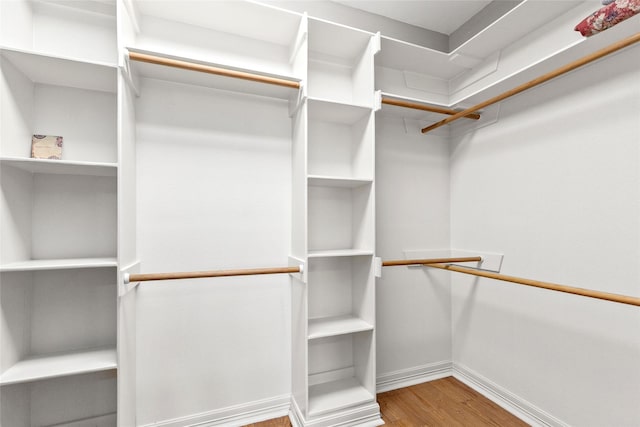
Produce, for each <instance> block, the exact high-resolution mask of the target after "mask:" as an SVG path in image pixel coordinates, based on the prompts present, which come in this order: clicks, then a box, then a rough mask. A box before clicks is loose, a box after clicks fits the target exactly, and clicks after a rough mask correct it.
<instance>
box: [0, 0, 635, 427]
mask: <svg viewBox="0 0 640 427" xmlns="http://www.w3.org/2000/svg"><path fill="white" fill-rule="evenodd" d="M542 3H547V4H545V5H544V6H542ZM551 3H553V4H551ZM0 8H1V10H0V12H1V13H0V19H2V25H0V40H1V42H0V43H1V44H0V61H1V64H0V65H1V69H2V80H1V81H0V103H1V105H0V114H1V117H0V119H1V122H2V127H1V129H0V132H1V135H0V136H1V138H0V139H1V141H0V175H1V176H0V187H1V191H2V199H1V204H0V231H1V233H2V241H1V247H0V252H1V254H2V258H1V259H0V306H1V307H0V308H1V311H2V312H1V316H0V322H1V324H0V326H1V327H2V330H3V335H2V337H1V340H2V341H1V342H0V344H1V346H0V347H1V349H0V352H1V354H0V356H1V357H0V361H1V362H0V386H1V387H2V390H1V393H2V403H1V408H0V412H2V413H3V414H4V415H2V419H1V420H0V423H1V424H3V425H5V424H6V425H7V427H27V426H32V425H65V426H76V427H80V426H82V427H86V426H87V425H95V426H99V427H103V426H105V427H106V426H110V425H114V424H116V422H117V423H118V424H119V425H121V426H127V427H129V426H133V425H136V424H137V423H138V421H139V418H137V417H138V415H139V414H137V413H136V412H137V411H139V406H142V405H141V404H140V399H139V393H138V389H137V388H138V387H139V383H138V380H139V379H140V375H139V374H140V372H138V371H136V369H137V366H138V362H137V361H136V357H137V353H136V351H137V349H138V348H139V347H138V345H139V341H138V340H139V339H140V336H136V334H137V329H136V328H137V327H138V326H139V325H138V323H137V321H138V320H137V319H138V317H137V315H138V313H137V311H136V310H137V309H138V307H139V306H138V305H137V304H138V300H136V298H137V296H136V294H137V293H136V292H132V289H135V285H132V286H129V287H126V286H120V289H118V286H117V283H118V282H120V283H122V280H121V276H122V273H123V272H138V271H139V270H141V263H142V262H147V263H148V264H151V265H158V264H160V265H163V266H164V264H163V261H164V258H163V256H164V255H165V254H164V253H161V252H162V251H160V250H158V249H157V248H153V242H152V243H151V244H150V243H149V241H147V240H145V239H151V238H150V237H149V235H144V227H143V226H141V225H140V224H144V225H145V226H146V223H145V221H147V220H149V221H151V220H157V219H158V218H159V217H162V213H165V212H164V211H162V212H161V210H159V209H156V210H155V211H154V210H153V209H149V210H145V209H146V208H147V207H148V206H146V205H145V204H144V202H141V201H140V200H141V199H144V197H147V199H146V200H149V199H150V198H153V197H150V196H149V194H148V193H147V194H137V191H138V190H139V188H144V189H146V190H147V191H149V188H152V189H153V191H158V193H157V194H153V195H152V196H156V199H157V200H161V199H162V196H163V194H162V189H163V188H168V187H169V186H172V185H174V182H171V179H170V178H167V175H168V174H167V170H169V169H170V168H171V171H172V173H175V175H176V176H177V177H179V178H180V179H183V180H184V181H181V182H179V183H178V184H176V185H177V186H178V189H177V190H176V189H175V188H174V187H172V191H173V192H174V193H173V194H178V193H180V194H179V196H180V197H183V196H184V200H182V199H181V200H178V201H177V202H181V203H174V204H175V205H176V206H180V207H183V206H184V208H183V210H182V211H180V210H178V211H176V212H177V214H178V215H179V216H173V217H170V216H167V217H162V218H160V219H159V220H165V221H166V223H165V224H164V225H166V224H175V223H176V221H175V218H176V217H179V218H184V222H189V219H195V220H194V221H193V222H194V223H197V222H198V220H201V218H202V217H204V215H203V214H202V212H201V211H200V210H199V209H200V208H202V207H207V208H211V207H212V206H214V202H213V201H212V200H211V199H213V198H215V197H218V196H219V195H220V194H218V193H216V194H215V195H214V196H213V197H203V193H206V194H207V196H208V195H209V191H211V188H210V187H206V188H204V187H203V190H202V191H200V192H198V191H195V190H194V191H193V192H192V193H190V192H189V191H184V192H182V193H181V190H182V189H189V190H191V189H192V188H194V187H195V186H196V181H198V178H202V180H201V182H207V183H211V182H216V183H217V182H222V181H224V180H225V179H228V176H230V175H232V174H233V173H234V170H235V169H238V166H239V165H241V166H243V167H244V166H247V165H250V166H247V170H248V172H247V174H246V176H243V177H242V178H245V184H246V183H247V182H251V184H255V183H256V182H258V181H261V180H265V181H266V180H268V179H269V178H270V177H268V175H269V173H268V172H269V170H267V169H265V170H266V171H267V172H266V173H265V170H263V169H261V170H260V171H259V172H256V171H254V170H250V169H252V168H253V169H258V168H259V166H260V165H261V164H264V163H266V162H265V160H264V159H265V158H267V157H264V158H262V157H261V158H259V159H258V161H256V157H255V156H257V154H256V153H257V152H258V151H259V150H265V147H267V146H269V144H273V145H271V146H269V147H270V148H269V149H266V150H265V151H264V152H263V153H266V154H265V156H268V158H269V161H271V160H272V159H274V158H277V159H282V157H283V156H287V155H289V151H288V147H287V149H283V148H282V147H283V146H279V145H277V144H276V143H274V140H278V141H285V143H286V141H287V138H288V137H289V133H288V132H280V131H281V130H282V129H281V128H279V126H280V127H283V128H286V127H287V126H288V122H287V120H288V118H287V117H286V114H285V113H288V114H289V117H290V123H291V128H292V134H291V135H290V137H291V140H292V150H291V158H292V165H291V166H292V168H291V181H292V188H291V193H292V199H291V202H292V203H291V205H292V209H291V212H292V214H291V245H290V254H289V255H290V256H291V262H292V265H298V264H300V263H302V264H304V265H305V273H304V274H301V275H296V276H295V277H293V278H292V292H291V299H292V321H291V331H292V359H291V361H292V363H291V364H292V396H293V397H292V401H293V404H292V415H291V416H292V419H293V420H294V422H295V423H296V425H298V426H313V427H328V426H330V425H335V424H338V423H339V424H343V425H349V423H353V422H354V420H355V419H357V420H359V421H358V422H360V423H361V424H364V425H367V426H373V425H379V424H381V423H382V421H381V419H380V415H379V408H378V405H377V404H376V402H375V395H376V386H375V382H376V381H375V380H376V378H375V377H376V357H375V348H376V333H377V332H376V316H375V277H374V270H375V269H374V255H375V243H376V235H375V229H376V227H375V225H376V224H375V192H376V181H375V178H376V177H375V134H376V123H375V120H376V117H375V116H376V112H375V109H376V108H377V106H376V102H375V96H374V94H375V92H374V90H375V89H377V90H380V91H381V92H382V93H383V94H386V95H389V96H392V97H396V98H400V99H404V100H407V101H414V102H422V103H428V104H434V105H439V106H445V107H454V106H458V105H459V104H463V103H464V104H467V103H473V101H474V100H476V99H477V98H478V97H483V98H487V97H489V96H490V95H493V94H495V93H496V92H497V91H502V90H504V89H507V88H509V87H512V86H514V85H515V84H518V83H521V82H522V81H523V80H524V81H526V80H529V79H530V78H533V77H535V75H536V74H538V73H540V72H541V71H547V70H548V69H549V68H550V67H553V66H559V65H562V63H564V62H567V61H566V60H571V59H575V57H576V56H581V55H582V54H584V53H587V52H588V51H593V50H595V49H596V48H598V47H601V46H602V45H604V44H608V43H610V42H612V41H614V40H615V39H619V38H621V37H623V36H625V35H627V34H629V33H631V32H633V31H636V30H635V27H634V25H635V26H637V23H638V19H640V18H638V17H635V18H631V19H629V20H628V21H627V22H624V23H621V24H620V25H618V26H616V27H615V28H612V29H610V30H608V31H607V32H606V33H604V34H602V35H599V36H598V37H593V38H590V39H587V40H584V39H583V38H581V37H580V36H578V35H577V34H576V33H575V32H573V31H572V29H571V28H570V27H571V26H572V25H571V24H575V22H577V18H580V19H581V18H582V17H584V16H585V15H586V14H587V13H588V12H590V11H592V9H593V5H592V4H589V2H581V1H566V2H536V1H534V0H524V1H522V2H520V3H519V4H518V5H517V6H516V7H514V8H512V9H511V10H510V11H509V12H508V13H506V14H505V15H504V16H503V17H502V18H500V19H499V20H497V21H496V22H495V23H494V24H493V25H490V26H489V27H488V28H487V29H486V30H484V31H482V32H480V33H478V34H477V35H476V36H474V37H473V38H471V39H470V40H469V41H467V42H465V43H464V44H462V45H461V46H460V47H458V48H457V49H456V50H455V51H454V52H451V53H443V52H439V51H435V50H432V49H428V48H424V47H421V46H417V45H415V44H411V43H407V42H404V41H402V40H396V39H393V38H389V37H385V36H382V35H379V34H373V33H369V32H366V31H362V30H359V29H356V28H351V27H347V26H344V25H339V24H335V23H332V22H328V21H325V20H322V19H317V18H313V17H308V16H307V15H306V14H297V13H292V12H287V11H285V10H282V9H278V8H275V7H271V6H268V5H264V4H260V3H258V2H254V1H230V2H217V1H194V2H189V4H188V7H186V6H185V2H179V1H144V0H116V1H115V2H112V1H47V0H15V1H0ZM378 51H380V52H379V53H378ZM129 52H137V53H146V54H151V55H155V56H158V57H161V58H168V59H178V60H183V61H187V62H191V63H195V64H202V65H208V66H215V67H220V68H224V69H227V70H233V71H246V72H250V73H253V74H256V75H259V76H267V77H277V78H280V79H284V80H289V81H294V82H300V84H301V85H302V87H301V90H296V89H291V88H282V87H277V86H269V85H264V84H262V83H256V82H251V81H247V80H236V79H232V78H229V77H223V76H218V75H212V74H204V73H198V72H194V71H187V70H183V69H177V68H171V67H166V66H162V65H154V64H148V63H141V62H136V61H132V60H129V57H128V53H129ZM374 58H375V61H374ZM167 99H169V100H170V101H171V102H165V101H166V100H167ZM191 101H194V102H191ZM227 104H228V105H227ZM158 105H162V107H158ZM175 105H180V106H181V107H182V109H180V110H178V108H176V109H175V110H171V108H173V107H174V106H175ZM247 110H251V112H250V113H249V112H247ZM383 112H384V113H385V114H386V113H388V114H390V115H393V116H396V117H400V118H401V119H402V126H399V127H398V129H401V128H402V127H404V129H405V131H407V132H409V131H415V133H416V135H417V134H418V129H419V127H420V125H421V124H422V122H424V121H427V122H428V121H430V120H431V119H432V118H433V119H434V121H435V120H438V119H440V118H441V116H440V115H436V114H431V113H425V112H420V111H413V110H408V109H403V108H400V107H394V106H385V107H384V109H383ZM482 120H483V119H481V120H480V121H479V122H474V123H481V122H482ZM169 122H170V123H169ZM275 122H277V124H276V125H274V124H273V123H275ZM283 122H284V124H283ZM411 122H413V123H411ZM424 124H427V123H424ZM227 125H228V127H227ZM172 126H173V127H172ZM456 126H461V125H456ZM275 128H278V129H275ZM274 129H275V131H274ZM285 130H288V129H285ZM269 131H273V134H272V136H273V135H275V137H274V138H273V139H272V140H269V139H268V138H264V134H265V132H266V133H268V132H269ZM172 132H175V133H172ZM278 132H280V133H278ZM33 134H49V135H62V136H63V137H64V148H63V159H62V160H59V161H57V160H47V159H32V158H30V142H31V136H32V135H33ZM283 135H285V136H283ZM234 138H238V139H237V140H236V139H234ZM213 140H215V143H212V141H213ZM176 141H179V142H178V143H176ZM247 143H250V144H247ZM251 144H253V145H251ZM214 145H215V146H216V147H215V148H213V149H212V146H214ZM285 145H286V144H285ZM189 150H192V151H189ZM208 150H212V151H208ZM216 150H217V151H216ZM269 150H271V151H269ZM278 150H279V151H278ZM274 153H276V154H275V155H274ZM221 155H222V156H227V155H229V156H230V157H229V158H230V159H231V161H229V162H228V163H227V164H223V162H220V163H218V167H219V168H220V169H219V170H215V168H213V167H211V165H210V163H211V159H212V158H215V159H216V160H219V159H220V157H221ZM178 156H184V157H180V159H178V160H176V159H177V158H178ZM179 160H186V161H184V162H182V163H181V162H180V161H179ZM252 161H253V162H255V163H251V162H252ZM225 167H228V169H225ZM214 170H215V171H214ZM280 170H286V167H284V168H280ZM149 172H151V173H149ZM201 173H202V174H201ZM215 173H220V174H219V175H215ZM212 177H213V178H218V179H217V180H215V179H211V178H212ZM174 178H175V177H174ZM285 179H289V178H288V177H284V178H283V180H285ZM145 180H146V181H145ZM152 180H158V181H162V183H164V187H163V186H162V185H156V182H151V184H149V182H150V181H152ZM180 186H182V187H180ZM183 187H184V188H183ZM239 188H240V189H241V191H238V192H237V194H241V195H243V198H244V200H243V201H242V202H246V200H251V198H252V197H254V196H256V195H258V194H259V191H258V190H254V189H253V188H252V189H251V190H250V191H249V193H250V194H248V195H247V193H246V191H245V192H243V191H242V190H243V189H244V190H246V188H248V186H245V187H242V186H240V187H239ZM378 190H380V187H379V186H378ZM252 191H253V192H252ZM196 193H197V194H196ZM221 193H225V191H221ZM229 193H231V191H229ZM263 193H268V191H264V192H263ZM223 195H225V196H228V194H226V193H225V194H223ZM143 196H144V197H143ZM234 197H235V198H233V197H230V199H229V200H230V202H229V203H227V204H228V205H234V206H236V203H239V202H240V198H239V197H238V196H237V195H236V196H234ZM162 200H164V199H162ZM261 200H264V205H265V206H269V207H271V206H272V205H269V203H274V204H276V203H278V204H279V206H280V207H282V203H281V202H282V201H281V200H278V201H277V202H273V201H267V200H266V199H261ZM172 202H176V200H173V201H172ZM224 204H225V202H222V203H221V204H220V205H224ZM154 206H155V205H154ZM194 206H196V207H197V209H194ZM155 207H157V206H155ZM248 210H250V209H244V211H248ZM212 212H214V214H213V215H214V216H215V215H217V214H218V212H217V211H215V209H212ZM189 215H192V216H189ZM198 215H199V216H200V217H198ZM285 216H286V215H280V218H282V217H285ZM210 218H211V216H209V217H207V219H206V220H202V221H203V222H207V224H206V225H209V224H208V223H210V222H211V221H210V220H209V219H210ZM253 218H255V217H253ZM283 221H284V220H283ZM236 222H239V221H236ZM189 225H190V224H187V226H185V227H187V228H188V226H189ZM198 225H200V226H201V225H205V224H202V223H200V224H196V226H195V227H194V229H195V230H196V231H194V230H193V229H190V230H188V231H191V232H193V234H192V235H197V236H201V235H203V231H202V230H201V229H198V228H197V227H198ZM181 226H182V225H181ZM242 226H244V224H242ZM168 228H171V227H168ZM264 228H268V227H264ZM169 231H172V230H169ZM173 231H175V230H173ZM179 231H180V232H181V231H182V230H179ZM209 231H210V230H209ZM204 233H206V231H205V232H204ZM177 234H179V233H177ZM222 234H224V233H222ZM273 234H276V233H273ZM280 234H281V235H284V234H285V233H280ZM209 235H211V233H210V234H209ZM209 235H208V236H209ZM141 236H142V237H141ZM180 239H185V240H180ZM187 240H188V244H183V243H184V242H185V241H187ZM193 240H197V239H189V237H188V236H187V237H182V236H181V237H174V239H173V241H172V243H178V244H175V245H173V244H172V245H167V246H172V247H174V248H179V251H180V252H181V253H180V254H178V256H176V257H175V259H176V269H187V268H190V267H191V266H192V265H194V264H196V263H197V262H198V256H202V257H207V258H208V259H210V254H209V250H210V249H212V248H213V249H215V250H217V249H218V248H217V247H216V246H215V244H212V243H210V240H213V239H204V240H209V242H207V244H211V245H212V246H209V247H205V244H204V243H201V242H199V241H197V242H194V241H193ZM230 240H233V241H234V242H235V241H236V240H235V239H230ZM238 242H241V243H242V244H244V243H245V241H243V240H242V239H238ZM163 243H164V242H163ZM145 245H146V246H145ZM198 245H202V246H198ZM148 246H152V249H151V250H148ZM255 246H256V247H258V246H259V245H255ZM266 246H267V245H265V247H266ZM145 248H147V250H148V252H146V253H144V250H145ZM204 249H207V250H204ZM234 249H236V250H238V248H234ZM252 249H254V248H253V247H252ZM256 250H257V249H256ZM263 250H264V248H263ZM189 251H191V252H189ZM240 251H242V253H243V258H242V259H243V260H244V256H245V253H244V251H245V248H241V249H240ZM182 252H184V253H182ZM143 253H144V254H145V255H146V256H147V258H146V259H140V258H142V257H141V254H143ZM194 253H195V254H196V256H192V255H193V254H194ZM149 254H151V255H149ZM202 254H205V255H202ZM225 256H226V254H225ZM283 256H284V255H283ZM231 261H232V262H234V263H236V262H237V263H240V261H239V260H238V259H231ZM190 263H193V264H190ZM207 265H208V264H207ZM198 268H202V265H199V266H194V269H198ZM144 320H145V322H147V323H146V325H147V327H148V325H149V324H153V322H152V321H150V320H148V319H144ZM141 323H142V322H141ZM5 331H7V333H4V332H5ZM146 332H147V333H148V332H149V329H147V330H146ZM140 335H144V334H140ZM194 335H197V334H196V333H195V332H194ZM145 362H146V361H145ZM139 365H143V364H142V363H140V364H139ZM159 365H161V364H160V363H159ZM145 368H146V366H145ZM151 369H152V368H151ZM194 369H195V368H194ZM141 370H142V369H141ZM145 372H147V373H148V372H149V371H148V370H147V371H145ZM147 386H148V384H147ZM148 387H149V386H148ZM145 391H146V390H145ZM144 398H145V399H149V397H148V396H144ZM137 399H138V400H137ZM69 402H72V403H69ZM8 408H11V410H10V411H8ZM116 408H118V409H117V411H118V414H117V417H116ZM145 409H149V406H147V407H146V408H145ZM205 409H207V410H208V409H209V408H205ZM213 409H216V410H217V409H219V408H213ZM139 412H145V411H139ZM149 412H153V411H147V413H146V415H148V413H149ZM6 414H10V415H6ZM182 415H183V414H178V416H182ZM187 415H189V414H187ZM116 418H117V420H116Z"/></svg>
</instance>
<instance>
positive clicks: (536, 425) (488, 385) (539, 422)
mask: <svg viewBox="0 0 640 427" xmlns="http://www.w3.org/2000/svg"><path fill="white" fill-rule="evenodd" d="M453 376H454V378H456V379H457V380H458V381H460V382H462V383H464V384H466V385H468V386H469V387H471V388H472V389H474V390H475V391H477V392H478V393H480V394H482V395H483V396H485V397H486V398H487V399H489V400H491V401H492V402H494V403H496V404H498V405H499V406H501V407H502V408H504V409H505V410H507V411H508V412H510V413H512V414H513V415H515V416H516V417H518V418H520V419H521V420H523V421H524V422H526V423H528V424H530V425H531V426H533V427H569V424H566V423H564V422H562V421H561V420H559V419H558V418H556V417H554V416H553V415H551V414H549V413H547V412H545V411H543V410H542V409H540V408H538V407H537V406H535V405H533V404H532V403H530V402H528V401H526V400H525V399H523V398H522V397H520V396H517V395H515V394H514V393H512V392H510V391H509V390H507V389H505V388H504V387H502V386H500V385H498V384H496V383H494V382H493V381H491V380H489V379H487V378H485V377H483V376H482V375H480V374H478V373H476V372H474V371H472V370H471V369H469V368H468V367H466V366H464V365H461V364H459V363H454V364H453Z"/></svg>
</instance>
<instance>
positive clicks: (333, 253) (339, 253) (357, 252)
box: [308, 249, 373, 258]
mask: <svg viewBox="0 0 640 427" xmlns="http://www.w3.org/2000/svg"><path fill="white" fill-rule="evenodd" d="M363 255H373V251H370V250H366V249H335V250H327V251H309V253H308V257H309V258H333V257H355V256H363Z"/></svg>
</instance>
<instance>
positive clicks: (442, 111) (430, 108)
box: [381, 95, 480, 120]
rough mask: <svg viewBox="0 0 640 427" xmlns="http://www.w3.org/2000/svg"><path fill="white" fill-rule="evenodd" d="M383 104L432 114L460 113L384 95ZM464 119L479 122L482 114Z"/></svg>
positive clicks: (468, 115)
mask: <svg viewBox="0 0 640 427" xmlns="http://www.w3.org/2000/svg"><path fill="white" fill-rule="evenodd" d="M381 102H382V103H383V104H387V105H395V106H396V107H403V108H411V109H414V110H421V111H429V112H430V113H438V114H448V115H450V116H453V115H454V114H458V111H456V110H450V109H448V108H442V107H433V106H431V105H425V104H418V103H417V102H410V101H404V100H402V99H395V98H390V97H388V96H384V95H382V99H381ZM464 117H466V118H467V119H471V120H479V119H480V114H478V113H470V114H467V115H465V116H464Z"/></svg>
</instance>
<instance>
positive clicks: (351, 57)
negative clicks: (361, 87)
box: [309, 17, 374, 62]
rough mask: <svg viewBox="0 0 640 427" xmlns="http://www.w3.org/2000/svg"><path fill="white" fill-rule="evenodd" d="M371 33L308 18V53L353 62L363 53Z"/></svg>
mask: <svg viewBox="0 0 640 427" xmlns="http://www.w3.org/2000/svg"><path fill="white" fill-rule="evenodd" d="M373 35H374V34H373V33H369V32H367V31H363V30H360V29H357V28H353V27H348V26H346V25H341V24H336V23H333V22H329V21H325V20H323V19H319V18H315V17H309V51H310V56H312V55H313V54H314V53H320V54H325V55H330V56H331V57H335V58H340V59H341V60H343V61H348V62H355V61H356V60H357V59H359V57H360V55H362V53H363V52H364V50H365V49H366V47H367V44H368V43H369V40H370V39H371V37H372V36H373Z"/></svg>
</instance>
